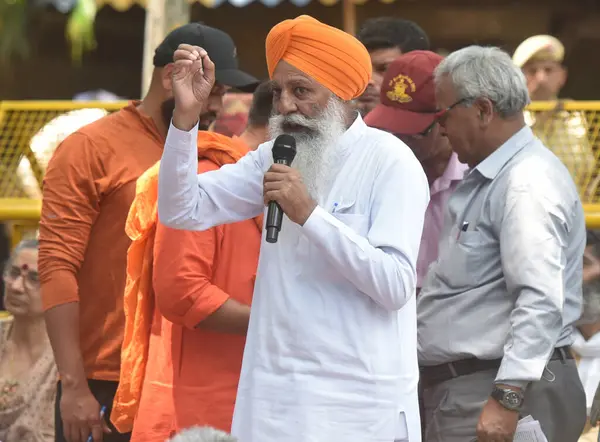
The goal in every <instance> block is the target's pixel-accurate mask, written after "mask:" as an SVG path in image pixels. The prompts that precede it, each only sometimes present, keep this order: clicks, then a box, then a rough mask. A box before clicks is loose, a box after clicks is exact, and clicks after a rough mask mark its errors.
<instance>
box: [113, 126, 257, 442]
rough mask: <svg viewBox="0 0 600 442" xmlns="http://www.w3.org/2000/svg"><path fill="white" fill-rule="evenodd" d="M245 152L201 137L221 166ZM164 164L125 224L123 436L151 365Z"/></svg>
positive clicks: (119, 419)
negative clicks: (154, 269)
mask: <svg viewBox="0 0 600 442" xmlns="http://www.w3.org/2000/svg"><path fill="white" fill-rule="evenodd" d="M246 153H248V146H246V145H245V143H244V142H243V141H241V140H240V139H239V138H229V137H226V136H224V135H220V134H217V133H214V132H204V131H203V132H199V133H198V157H199V158H206V159H208V160H210V161H212V162H214V163H215V164H216V165H218V166H219V167H221V166H223V165H225V164H233V163H235V162H237V161H238V160H239V159H240V158H242V156H244V155H245V154H246ZM159 165H160V162H158V163H156V164H155V165H154V166H152V167H151V168H150V169H148V170H147V171H146V172H145V173H144V174H143V175H142V176H141V177H140V178H139V179H138V181H137V185H136V194H135V199H134V200H133V204H132V205H131V208H130V210H129V215H128V217H127V222H126V224H125V232H126V233H127V236H129V238H130V239H131V240H132V243H131V245H130V246H129V250H128V251H127V283H126V286H125V295H124V300H123V307H124V311H125V333H124V338H123V347H122V349H121V379H120V381H119V388H118V389H117V392H116V394H115V399H114V403H113V410H112V413H111V416H110V418H111V421H112V423H113V424H114V426H115V427H116V428H117V430H119V431H120V432H121V433H128V432H130V431H131V430H132V429H133V421H134V419H135V415H136V413H137V409H138V406H139V401H140V397H141V393H142V387H143V385H144V376H145V373H146V364H147V362H148V349H149V346H150V330H151V327H152V319H153V316H154V296H153V291H152V261H153V248H154V234H155V231H156V224H157V221H158V216H157V215H158V211H157V210H158V209H157V200H158V169H159ZM255 221H256V225H257V226H258V229H259V230H262V225H263V219H262V215H259V216H258V217H256V218H255Z"/></svg>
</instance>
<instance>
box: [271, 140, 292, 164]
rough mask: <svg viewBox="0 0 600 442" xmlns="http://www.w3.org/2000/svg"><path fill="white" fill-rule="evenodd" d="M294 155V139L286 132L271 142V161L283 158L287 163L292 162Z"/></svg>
mask: <svg viewBox="0 0 600 442" xmlns="http://www.w3.org/2000/svg"><path fill="white" fill-rule="evenodd" d="M295 156H296V140H295V139H294V137H292V136H291V135H288V134H282V135H279V136H278V137H277V138H275V143H274V144H273V161H275V162H277V161H281V160H284V161H285V162H286V163H287V164H288V165H289V164H292V161H294V157H295Z"/></svg>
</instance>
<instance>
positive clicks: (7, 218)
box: [0, 101, 127, 246]
mask: <svg viewBox="0 0 600 442" xmlns="http://www.w3.org/2000/svg"><path fill="white" fill-rule="evenodd" d="M126 104H127V102H124V101H120V102H111V103H104V102H76V101H3V102H0V222H4V223H5V224H6V225H7V226H8V228H9V230H10V234H11V242H12V244H13V246H14V245H15V244H17V243H18V242H19V241H20V240H21V239H23V238H25V237H30V236H35V235H36V231H37V225H38V222H39V219H40V209H41V201H40V196H41V183H42V177H43V174H44V171H45V168H46V165H47V161H48V159H49V157H50V155H51V153H52V151H53V149H54V148H56V146H57V145H58V144H59V143H60V141H62V139H60V138H64V136H65V134H66V132H68V131H69V129H68V126H69V124H68V123H67V124H66V125H65V124H63V125H62V127H61V128H60V129H59V130H54V131H47V132H48V133H47V134H45V133H44V132H43V130H45V129H46V128H48V127H49V126H50V125H48V123H50V122H55V121H57V120H58V118H57V117H62V116H65V115H67V114H68V113H73V111H77V110H84V109H86V110H87V109H89V110H92V109H96V110H98V112H99V113H98V114H95V115H92V116H90V115H84V116H79V118H78V119H76V120H72V121H73V124H75V126H73V127H76V128H78V126H80V125H81V124H82V123H85V122H86V121H89V122H91V121H92V120H93V119H95V118H97V117H98V116H99V115H103V114H105V113H107V112H113V111H116V110H118V109H121V108H122V107H123V106H124V105H126ZM36 136H37V138H36ZM34 142H37V143H34Z"/></svg>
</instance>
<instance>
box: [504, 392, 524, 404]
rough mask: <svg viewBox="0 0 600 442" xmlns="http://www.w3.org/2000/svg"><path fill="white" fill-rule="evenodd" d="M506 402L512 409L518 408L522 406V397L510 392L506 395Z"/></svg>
mask: <svg viewBox="0 0 600 442" xmlns="http://www.w3.org/2000/svg"><path fill="white" fill-rule="evenodd" d="M504 400H505V401H506V403H507V404H508V405H510V406H511V407H518V406H519V405H521V396H520V395H519V393H515V392H514V391H510V392H508V393H506V394H505V395H504Z"/></svg>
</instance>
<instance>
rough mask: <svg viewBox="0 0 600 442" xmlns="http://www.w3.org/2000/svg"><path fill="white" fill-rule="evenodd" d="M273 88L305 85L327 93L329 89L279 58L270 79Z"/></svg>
mask: <svg viewBox="0 0 600 442" xmlns="http://www.w3.org/2000/svg"><path fill="white" fill-rule="evenodd" d="M271 81H272V83H273V86H274V87H275V88H280V89H283V88H286V87H290V86H294V87H306V88H310V89H314V90H316V91H318V92H322V93H329V94H331V91H330V90H329V89H327V88H326V87H325V86H323V85H322V84H321V83H319V82H318V81H317V80H315V79H314V78H313V77H311V76H310V75H308V74H306V73H304V72H302V71H301V70H300V69H298V68H296V67H295V66H292V65H291V64H290V63H288V62H287V61H285V60H281V61H280V62H279V63H277V67H276V68H275V71H273V78H272V79H271Z"/></svg>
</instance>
